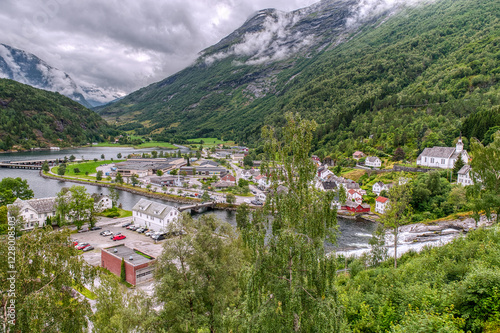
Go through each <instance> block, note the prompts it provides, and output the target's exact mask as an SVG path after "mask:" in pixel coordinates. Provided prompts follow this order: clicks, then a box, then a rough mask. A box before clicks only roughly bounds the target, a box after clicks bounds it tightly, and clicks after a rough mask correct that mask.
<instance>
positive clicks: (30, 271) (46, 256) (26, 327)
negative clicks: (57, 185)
mask: <svg viewBox="0 0 500 333" xmlns="http://www.w3.org/2000/svg"><path fill="white" fill-rule="evenodd" d="M0 242H1V244H0V258H5V259H0V288H1V290H3V291H8V290H11V283H12V281H13V280H12V278H13V277H14V278H15V285H16V290H15V296H13V294H12V293H8V292H4V293H3V295H2V298H1V300H0V302H1V307H2V309H6V308H7V306H9V305H10V304H11V302H12V301H13V300H14V299H15V309H16V318H15V326H14V327H10V331H11V332H83V331H87V326H88V317H89V316H90V315H92V310H91V307H90V304H89V302H88V301H87V300H86V299H80V300H78V301H76V300H75V298H74V296H73V290H72V286H83V285H85V284H89V283H90V284H91V283H92V282H93V280H94V277H95V268H94V267H92V266H91V265H88V264H86V263H85V261H84V260H83V258H82V257H81V256H78V254H77V251H76V250H75V248H74V247H73V246H72V245H73V243H72V241H71V240H70V231H69V230H62V231H57V232H55V231H53V230H52V228H51V227H50V226H48V227H46V228H39V229H34V230H32V231H31V232H29V233H25V234H23V236H22V237H19V238H17V239H16V243H17V244H16V247H17V248H18V249H22V251H21V250H18V251H16V260H15V267H13V266H12V264H9V263H8V261H7V259H6V258H8V256H9V255H8V251H9V246H8V245H7V242H8V238H4V239H2V240H0ZM12 271H15V273H12ZM2 312H3V310H2ZM2 319H3V320H2V321H3V323H2V324H3V325H4V328H5V326H6V324H7V322H6V321H4V320H6V319H7V317H4V316H2ZM3 331H5V332H8V331H9V330H3Z"/></svg>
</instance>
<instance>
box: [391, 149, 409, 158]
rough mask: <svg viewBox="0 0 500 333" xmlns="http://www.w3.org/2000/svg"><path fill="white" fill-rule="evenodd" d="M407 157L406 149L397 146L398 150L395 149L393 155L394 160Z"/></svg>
mask: <svg viewBox="0 0 500 333" xmlns="http://www.w3.org/2000/svg"><path fill="white" fill-rule="evenodd" d="M405 157H406V154H405V151H404V150H403V148H401V147H398V148H396V150H395V151H394V154H393V155H392V160H393V161H402V160H404V159H405Z"/></svg>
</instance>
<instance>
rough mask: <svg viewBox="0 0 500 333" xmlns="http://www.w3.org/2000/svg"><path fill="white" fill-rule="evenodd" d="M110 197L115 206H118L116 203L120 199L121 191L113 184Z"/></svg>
mask: <svg viewBox="0 0 500 333" xmlns="http://www.w3.org/2000/svg"><path fill="white" fill-rule="evenodd" d="M109 198H110V199H111V203H112V205H113V207H116V205H117V204H118V200H119V199H120V192H119V191H118V190H117V189H116V187H115V186H111V187H110V188H109Z"/></svg>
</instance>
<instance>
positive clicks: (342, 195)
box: [338, 185, 347, 205]
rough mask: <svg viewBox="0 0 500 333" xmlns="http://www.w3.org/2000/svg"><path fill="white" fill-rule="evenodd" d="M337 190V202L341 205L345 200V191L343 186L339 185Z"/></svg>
mask: <svg viewBox="0 0 500 333" xmlns="http://www.w3.org/2000/svg"><path fill="white" fill-rule="evenodd" d="M338 192H339V202H340V203H341V204H342V205H343V204H345V202H346V200H347V192H346V190H345V187H344V186H342V185H340V187H339V190H338Z"/></svg>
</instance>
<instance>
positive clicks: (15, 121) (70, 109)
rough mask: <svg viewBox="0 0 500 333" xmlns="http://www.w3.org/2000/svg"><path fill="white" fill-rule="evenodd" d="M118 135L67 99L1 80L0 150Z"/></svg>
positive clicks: (89, 112)
mask: <svg viewBox="0 0 500 333" xmlns="http://www.w3.org/2000/svg"><path fill="white" fill-rule="evenodd" d="M117 134H118V133H117V131H116V130H114V129H113V128H111V127H110V126H109V125H108V124H107V123H106V122H105V121H104V120H103V119H102V118H101V117H100V116H99V115H98V114H96V113H95V112H93V111H91V110H89V109H87V108H85V107H84V106H82V105H81V104H79V103H77V102H75V101H73V100H71V99H69V98H68V97H66V96H63V95H61V94H59V93H57V92H50V91H46V90H41V89H37V88H33V87H32V86H30V85H25V84H22V83H19V82H16V81H14V80H10V79H0V150H9V149H30V148H33V147H49V146H59V147H66V146H71V145H82V144H86V143H88V142H96V141H104V140H105V139H107V138H108V137H109V136H110V135H111V136H114V135H117Z"/></svg>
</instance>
